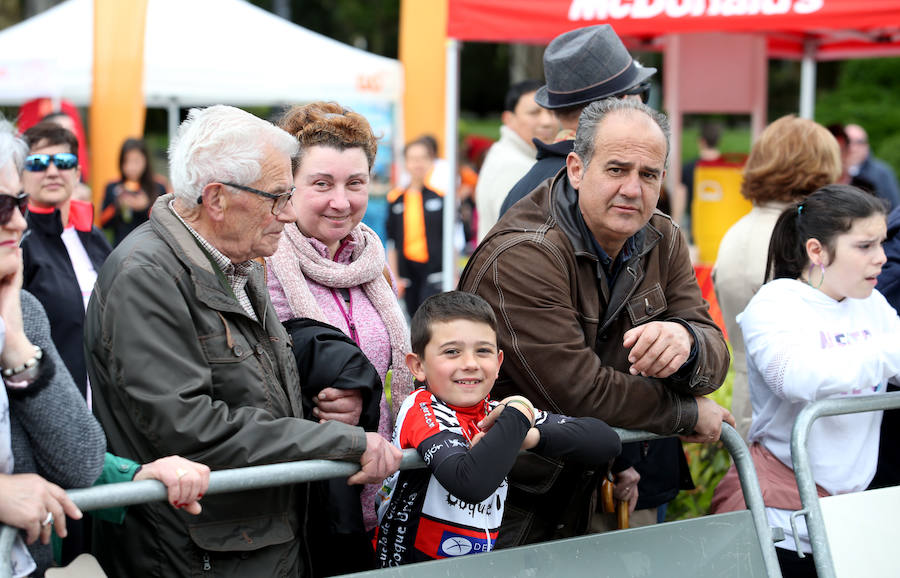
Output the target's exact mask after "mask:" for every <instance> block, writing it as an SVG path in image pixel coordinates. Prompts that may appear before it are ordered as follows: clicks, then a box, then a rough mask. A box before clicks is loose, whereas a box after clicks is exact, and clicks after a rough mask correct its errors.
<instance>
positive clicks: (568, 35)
mask: <svg viewBox="0 0 900 578" xmlns="http://www.w3.org/2000/svg"><path fill="white" fill-rule="evenodd" d="M655 73H656V69H655V68H648V67H644V66H641V65H640V63H638V62H637V61H636V60H635V59H633V58H632V57H631V55H630V54H629V53H628V50H627V49H626V48H625V45H624V44H622V41H621V40H620V39H619V37H618V36H617V35H616V31H615V30H613V28H612V26H610V25H609V24H601V25H598V26H587V27H585V28H579V29H577V30H571V31H569V32H565V33H563V34H560V35H559V36H557V37H556V38H554V39H553V40H552V41H551V42H550V44H548V45H547V50H545V51H544V76H545V77H546V78H547V84H546V85H545V86H542V87H541V88H539V89H538V91H537V93H536V94H535V96H534V100H535V102H537V103H538V104H539V105H541V106H542V107H544V108H546V109H549V110H550V111H551V112H552V113H553V115H554V116H555V117H556V120H557V121H558V122H559V125H560V128H561V131H560V133H559V134H558V135H556V139H555V142H553V143H552V144H548V143H543V142H540V141H539V140H537V139H534V141H533V142H534V145H535V146H536V147H537V163H536V164H535V165H534V166H532V167H531V170H530V171H529V172H528V173H526V174H525V176H524V177H522V179H521V180H520V181H519V182H518V183H516V185H515V186H514V187H513V188H512V190H510V192H509V194H508V195H507V196H506V200H505V201H503V205H502V206H501V207H500V216H501V217H502V216H503V214H504V213H505V212H506V211H507V210H508V209H509V208H510V207H511V206H513V205H514V204H516V202H517V201H518V200H519V199H521V198H522V197H524V196H525V195H527V194H528V193H530V192H531V191H533V190H534V189H535V188H537V186H538V185H540V184H541V183H542V182H543V181H545V180H547V179H549V178H551V177H554V176H556V173H558V172H559V171H560V170H561V169H563V168H565V166H566V157H567V156H568V154H569V153H570V152H572V150H573V149H574V146H575V145H574V143H575V129H576V128H577V127H578V117H579V116H580V115H581V111H582V110H584V107H586V106H587V105H589V104H590V103H592V102H595V101H598V100H603V99H604V98H611V97H614V98H634V99H640V100H641V102H643V103H644V104H646V103H647V101H648V100H649V97H650V77H651V76H653V75H654V74H655ZM483 236H484V235H482V234H479V235H478V241H479V242H481V240H482V237H483Z"/></svg>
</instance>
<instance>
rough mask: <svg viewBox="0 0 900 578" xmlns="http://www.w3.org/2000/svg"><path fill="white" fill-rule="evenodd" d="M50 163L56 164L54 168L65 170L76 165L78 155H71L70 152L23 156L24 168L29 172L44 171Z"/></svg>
mask: <svg viewBox="0 0 900 578" xmlns="http://www.w3.org/2000/svg"><path fill="white" fill-rule="evenodd" d="M50 163H53V164H54V165H56V168H57V169H59V170H61V171H67V170H70V169H74V168H75V167H77V166H78V155H73V154H72V153H56V154H55V155H28V156H27V157H25V170H26V171H28V172H30V173H40V172H42V171H46V170H47V167H49V166H50Z"/></svg>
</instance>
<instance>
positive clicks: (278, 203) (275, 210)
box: [197, 182, 296, 215]
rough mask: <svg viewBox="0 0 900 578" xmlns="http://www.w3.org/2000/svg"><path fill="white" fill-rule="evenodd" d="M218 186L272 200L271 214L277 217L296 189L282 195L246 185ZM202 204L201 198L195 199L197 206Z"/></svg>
mask: <svg viewBox="0 0 900 578" xmlns="http://www.w3.org/2000/svg"><path fill="white" fill-rule="evenodd" d="M219 184H220V185H225V186H226V187H232V188H235V189H238V190H241V191H245V192H247V193H253V194H254V195H259V196H260V197H265V198H267V199H272V200H273V203H272V214H273V215H278V214H279V213H281V211H283V210H284V208H285V207H286V206H287V204H288V203H289V202H290V201H291V197H293V196H294V191H295V190H296V187H293V186H292V187H291V188H290V190H288V191H285V192H283V193H277V194H276V193H267V192H266V191H261V190H259V189H254V188H253V187H248V186H246V185H238V184H236V183H226V182H221V183H219ZM202 203H203V197H202V196H201V197H197V204H198V205H200V204H202Z"/></svg>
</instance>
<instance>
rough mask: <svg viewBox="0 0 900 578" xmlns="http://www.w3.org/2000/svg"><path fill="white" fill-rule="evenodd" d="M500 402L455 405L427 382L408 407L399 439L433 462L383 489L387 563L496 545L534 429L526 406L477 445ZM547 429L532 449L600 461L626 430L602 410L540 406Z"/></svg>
mask: <svg viewBox="0 0 900 578" xmlns="http://www.w3.org/2000/svg"><path fill="white" fill-rule="evenodd" d="M496 405H497V402H491V401H490V400H489V399H488V398H485V399H484V400H483V401H482V402H481V403H479V404H478V405H476V406H472V407H457V406H452V405H449V404H447V403H444V402H443V401H441V400H439V399H438V398H436V397H435V396H434V395H432V393H431V392H430V391H428V390H427V389H425V388H424V387H422V388H419V389H417V390H415V391H414V392H413V393H412V394H411V395H410V396H409V397H408V398H407V399H406V400H405V401H404V402H403V405H402V406H401V407H400V412H399V414H398V416H397V424H396V426H395V427H394V434H393V443H394V445H395V446H397V447H399V448H401V449H407V448H415V449H416V450H417V451H418V452H419V455H421V456H422V459H424V460H425V463H426V465H427V466H428V467H427V468H425V469H415V470H405V471H401V472H397V473H395V474H394V475H393V476H391V477H390V478H388V479H387V480H385V481H384V484H383V486H382V488H381V490H380V491H379V493H378V503H377V507H378V519H379V528H378V535H377V540H376V544H375V550H376V560H377V562H378V565H380V566H382V567H386V566H396V565H399V564H407V563H411V562H419V561H423V560H431V559H435V558H446V557H451V556H462V555H466V554H475V553H479V552H487V551H490V550H492V549H493V545H494V543H495V542H496V540H497V532H498V530H499V529H500V523H501V521H502V519H503V507H504V502H505V500H506V491H507V484H506V476H507V474H508V473H509V470H510V469H511V468H512V466H513V464H514V463H515V460H516V456H517V455H518V453H519V448H520V447H521V445H522V442H523V440H524V439H525V435H526V434H527V433H528V430H529V429H530V427H531V426H530V423H529V421H528V419H527V418H526V417H525V415H524V414H522V413H521V412H519V411H504V412H503V413H501V414H500V417H499V418H498V419H497V420H496V422H495V423H494V425H493V427H491V429H490V430H489V431H488V432H487V433H486V435H485V436H484V437H483V438H482V439H481V441H480V442H479V443H478V444H477V445H475V446H471V440H472V438H473V437H474V436H475V435H476V434H478V433H479V432H480V430H479V429H478V426H477V424H478V422H479V421H481V420H482V419H483V418H484V417H485V416H486V415H487V414H488V413H489V412H490V411H491V409H493V408H494V407H496ZM535 427H536V428H537V429H538V430H539V431H540V433H541V439H540V442H539V443H538V445H537V446H536V447H535V448H533V450H532V451H535V452H536V453H540V454H542V455H547V456H552V457H568V458H571V459H575V460H577V461H580V462H583V463H588V464H593V465H600V464H605V463H606V462H608V461H609V460H610V459H612V458H613V457H615V456H616V455H618V452H619V449H620V445H619V443H618V436H616V434H615V432H613V431H612V430H611V428H609V426H607V425H606V424H605V423H603V422H602V421H600V420H597V419H594V418H569V417H566V416H561V415H557V414H551V413H547V412H544V411H540V410H538V411H537V415H536V419H535Z"/></svg>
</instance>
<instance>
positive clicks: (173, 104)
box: [166, 98, 181, 143]
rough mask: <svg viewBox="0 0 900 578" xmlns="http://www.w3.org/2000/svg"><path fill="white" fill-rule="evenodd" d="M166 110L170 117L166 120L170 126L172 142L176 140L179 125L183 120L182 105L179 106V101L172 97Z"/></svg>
mask: <svg viewBox="0 0 900 578" xmlns="http://www.w3.org/2000/svg"><path fill="white" fill-rule="evenodd" d="M166 112H167V114H166V116H167V117H168V118H167V119H166V120H167V121H168V123H167V124H168V126H169V142H170V143H171V142H172V141H173V140H175V133H177V132H178V125H179V124H180V121H181V107H180V106H178V101H177V100H175V99H174V98H173V99H171V100H170V101H169V104H168V106H166Z"/></svg>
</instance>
